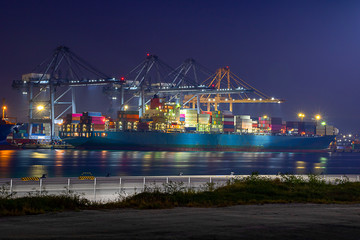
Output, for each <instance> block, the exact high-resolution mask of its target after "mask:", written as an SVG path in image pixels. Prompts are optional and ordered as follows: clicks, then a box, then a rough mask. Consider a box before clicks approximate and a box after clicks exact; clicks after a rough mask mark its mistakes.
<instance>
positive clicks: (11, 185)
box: [10, 179, 13, 194]
mask: <svg viewBox="0 0 360 240" xmlns="http://www.w3.org/2000/svg"><path fill="white" fill-rule="evenodd" d="M12 187H13V182H12V179H10V194H12Z"/></svg>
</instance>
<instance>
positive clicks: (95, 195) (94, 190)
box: [94, 178, 96, 201]
mask: <svg viewBox="0 0 360 240" xmlns="http://www.w3.org/2000/svg"><path fill="white" fill-rule="evenodd" d="M94 201H96V178H94Z"/></svg>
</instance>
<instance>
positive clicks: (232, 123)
mask: <svg viewBox="0 0 360 240" xmlns="http://www.w3.org/2000/svg"><path fill="white" fill-rule="evenodd" d="M224 125H233V126H234V122H224Z"/></svg>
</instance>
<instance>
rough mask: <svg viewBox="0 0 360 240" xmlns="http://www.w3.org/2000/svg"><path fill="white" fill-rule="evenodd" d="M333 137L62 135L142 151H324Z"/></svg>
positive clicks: (91, 145) (78, 142)
mask: <svg viewBox="0 0 360 240" xmlns="http://www.w3.org/2000/svg"><path fill="white" fill-rule="evenodd" d="M63 134H64V133H63ZM334 138H335V137H334V136H312V137H305V136H280V135H279V136H272V135H241V134H227V133H164V132H137V131H121V132H110V131H94V132H91V133H86V135H85V137H83V136H79V135H78V136H64V135H63V136H62V139H63V140H64V141H66V142H67V143H69V144H71V145H73V146H75V147H78V148H85V149H122V150H145V151H152V150H156V151H187V150H191V151H198V150H201V151H294V152H297V151H324V150H326V149H328V147H329V144H330V143H331V142H332V141H333V140H334Z"/></svg>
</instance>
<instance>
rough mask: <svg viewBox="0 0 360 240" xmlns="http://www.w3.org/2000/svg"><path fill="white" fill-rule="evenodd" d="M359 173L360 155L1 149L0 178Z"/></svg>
mask: <svg viewBox="0 0 360 240" xmlns="http://www.w3.org/2000/svg"><path fill="white" fill-rule="evenodd" d="M255 171H257V172H259V173H260V174H278V173H289V174H309V173H314V174H360V154H356V153H335V154H334V153H287V152H275V153H270V152H141V151H105V150H102V151H86V150H50V149H39V150H1V151H0V177H1V178H5V177H13V178H14V177H25V176H42V174H47V176H48V177H76V176H79V175H81V173H82V172H92V173H93V175H94V176H106V175H107V174H108V173H109V174H110V175H111V176H130V175H132V176H140V175H143V176H154V175H178V174H179V173H180V172H182V173H183V174H184V175H186V174H189V175H223V174H230V173H231V172H234V173H235V174H251V173H252V172H255Z"/></svg>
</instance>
